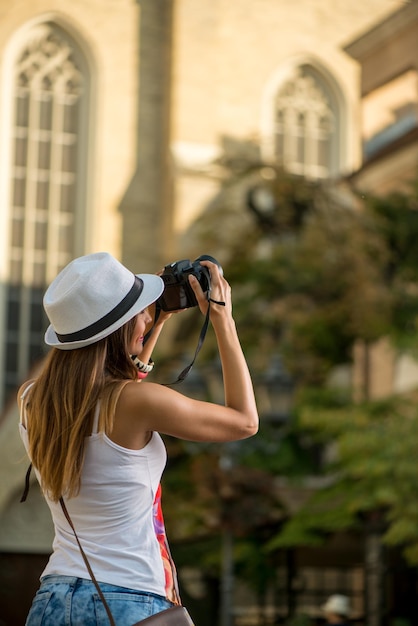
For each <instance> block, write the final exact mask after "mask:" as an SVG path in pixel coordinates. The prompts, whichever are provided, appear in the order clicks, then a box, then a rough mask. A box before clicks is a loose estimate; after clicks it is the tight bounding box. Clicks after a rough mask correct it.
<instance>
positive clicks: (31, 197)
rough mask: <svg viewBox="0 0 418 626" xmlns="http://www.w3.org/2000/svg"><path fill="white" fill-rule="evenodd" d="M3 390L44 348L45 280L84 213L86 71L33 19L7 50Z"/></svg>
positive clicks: (67, 40)
mask: <svg viewBox="0 0 418 626" xmlns="http://www.w3.org/2000/svg"><path fill="white" fill-rule="evenodd" d="M10 81H11V82H12V85H11V87H12V89H11V93H12V94H13V96H12V100H13V102H12V112H11V118H12V119H11V128H12V131H11V132H12V134H11V141H10V148H9V153H8V156H7V161H8V171H9V178H10V180H9V189H10V191H9V225H8V233H9V234H8V241H7V255H6V256H7V258H6V262H5V274H6V280H7V285H6V287H5V298H4V302H5V310H4V311H3V320H4V324H3V329H4V333H3V337H4V341H3V347H2V353H3V363H4V366H3V368H2V371H3V373H4V379H3V381H2V383H3V384H2V396H3V398H5V397H6V398H7V395H8V392H9V391H14V390H15V389H16V386H17V385H18V384H19V383H20V381H21V380H22V378H23V377H24V376H26V374H27V372H28V370H29V368H30V367H31V365H33V363H34V362H35V361H36V360H37V359H39V358H40V356H41V355H42V353H43V345H44V343H43V333H44V330H45V326H46V320H45V317H44V313H43V307H42V296H43V293H44V291H45V287H46V284H47V283H48V282H49V281H50V280H51V278H52V277H53V276H54V275H56V273H57V272H58V271H59V270H60V269H61V268H62V267H63V266H64V265H66V264H67V263H68V261H69V260H70V259H71V258H73V257H74V254H75V249H76V243H77V242H76V238H77V231H78V229H79V228H80V220H81V219H83V215H84V213H85V212H84V204H85V192H84V179H83V175H82V164H83V163H84V161H85V152H86V145H85V144H83V142H82V137H83V135H84V129H85V128H86V123H87V119H86V115H87V106H86V101H87V95H88V82H89V81H88V72H87V65H86V63H85V60H84V58H83V55H82V54H81V52H80V50H79V48H78V47H77V46H76V44H75V42H74V41H73V39H72V38H71V37H70V36H69V35H68V33H66V32H65V31H64V30H63V29H61V28H60V27H59V26H58V25H56V24H54V23H53V22H44V23H41V24H36V25H35V26H33V27H32V28H31V29H30V30H29V31H28V32H27V33H26V38H25V42H24V43H23V45H21V46H20V48H19V50H18V52H17V54H15V55H14V59H13V62H12V67H11V71H10ZM77 222H78V223H77Z"/></svg>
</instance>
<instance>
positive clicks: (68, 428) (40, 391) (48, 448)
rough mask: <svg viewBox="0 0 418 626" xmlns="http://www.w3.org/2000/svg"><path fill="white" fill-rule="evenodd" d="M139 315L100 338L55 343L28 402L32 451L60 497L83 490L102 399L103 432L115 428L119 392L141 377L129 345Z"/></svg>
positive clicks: (48, 486)
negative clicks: (74, 344) (70, 345)
mask: <svg viewBox="0 0 418 626" xmlns="http://www.w3.org/2000/svg"><path fill="white" fill-rule="evenodd" d="M135 319H136V318H134V319H133V320H130V321H129V322H127V323H126V324H124V326H122V327H121V328H119V329H118V330H116V331H115V332H114V333H112V334H111V335H109V336H108V337H105V338H104V339H102V340H101V341H98V342H97V343H94V344H91V345H90V346H86V347H84V348H79V349H76V350H59V349H57V348H52V350H51V351H50V353H49V354H48V356H47V358H46V363H45V366H44V368H43V369H42V372H41V374H40V376H39V377H38V378H37V380H36V382H35V384H34V386H33V388H32V389H31V391H30V394H29V399H28V403H27V406H26V411H27V416H28V423H27V429H28V438H29V454H30V457H31V459H32V463H33V465H34V467H36V469H37V470H38V471H39V473H40V476H41V483H42V487H43V489H44V490H45V491H46V492H47V494H48V496H49V497H50V498H51V499H52V500H54V501H57V500H59V498H60V497H61V496H62V495H66V496H67V497H72V496H75V495H77V494H78V492H79V490H80V484H81V471H82V467H83V461H84V448H85V439H86V437H88V436H89V435H90V434H91V431H92V426H93V419H94V414H95V411H96V407H97V403H98V401H99V399H100V416H99V424H98V430H99V432H106V433H108V434H109V433H111V431H112V428H113V420H114V414H115V408H116V403H117V401H118V398H119V394H120V392H121V391H122V388H123V386H124V385H125V384H126V382H128V381H131V380H135V381H136V380H137V370H136V368H135V365H134V364H133V363H132V360H131V358H130V356H129V351H128V345H129V341H130V339H131V337H132V333H133V328H134V325H135Z"/></svg>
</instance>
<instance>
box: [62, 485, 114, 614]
mask: <svg viewBox="0 0 418 626" xmlns="http://www.w3.org/2000/svg"><path fill="white" fill-rule="evenodd" d="M60 505H61V508H62V511H63V513H64V515H65V517H66V518H67V521H68V523H69V525H70V526H71V529H72V531H73V533H74V537H75V538H76V541H77V543H78V547H79V548H80V552H81V556H82V557H83V561H84V563H85V565H86V567H87V571H88V573H89V574H90V578H91V580H92V581H93V583H94V586H95V587H96V589H97V593H98V594H99V597H100V600H101V601H102V602H103V606H104V608H105V609H106V613H107V616H108V618H109V622H110V624H111V626H116V624H115V620H114V619H113V615H112V613H111V611H110V608H109V605H108V604H107V602H106V600H105V598H104V595H103V592H102V590H101V589H100V585H99V583H98V582H97V580H96V577H95V575H94V574H93V570H92V569H91V566H90V563H89V560H88V558H87V555H86V553H85V552H84V550H83V546H82V545H81V543H80V540H79V538H78V535H77V533H76V530H75V528H74V524H73V521H72V519H71V517H70V514H69V513H68V510H67V507H66V506H65V502H64V500H63V498H62V497H61V498H60Z"/></svg>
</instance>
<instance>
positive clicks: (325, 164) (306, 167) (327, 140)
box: [264, 63, 341, 179]
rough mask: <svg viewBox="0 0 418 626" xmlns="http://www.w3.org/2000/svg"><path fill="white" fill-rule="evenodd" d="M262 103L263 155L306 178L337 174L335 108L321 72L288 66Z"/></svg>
mask: <svg viewBox="0 0 418 626" xmlns="http://www.w3.org/2000/svg"><path fill="white" fill-rule="evenodd" d="M268 106H269V107H270V114H269V118H270V120H271V122H270V127H269V129H268V130H267V133H268V135H269V137H268V141H267V142H266V141H265V142H264V143H265V147H266V145H267V152H268V157H269V158H271V159H273V160H275V161H276V162H278V163H279V164H281V165H282V166H283V167H284V168H285V169H287V170H288V171H289V172H292V173H294V174H298V175H301V176H305V177H307V178H314V179H318V178H329V177H332V176H334V175H335V174H337V173H338V172H339V170H340V167H341V163H340V158H339V155H340V151H341V107H340V103H339V99H338V97H337V93H336V89H335V87H334V85H333V84H332V81H331V80H329V79H328V77H326V76H325V74H323V73H322V72H320V71H318V70H317V69H316V68H315V67H314V66H313V65H311V64H309V63H299V64H294V65H292V67H291V69H290V70H289V68H287V71H284V72H282V73H281V75H280V77H279V80H278V81H276V82H275V84H274V90H272V89H270V97H269V99H268ZM264 134H265V135H266V132H265V133H264Z"/></svg>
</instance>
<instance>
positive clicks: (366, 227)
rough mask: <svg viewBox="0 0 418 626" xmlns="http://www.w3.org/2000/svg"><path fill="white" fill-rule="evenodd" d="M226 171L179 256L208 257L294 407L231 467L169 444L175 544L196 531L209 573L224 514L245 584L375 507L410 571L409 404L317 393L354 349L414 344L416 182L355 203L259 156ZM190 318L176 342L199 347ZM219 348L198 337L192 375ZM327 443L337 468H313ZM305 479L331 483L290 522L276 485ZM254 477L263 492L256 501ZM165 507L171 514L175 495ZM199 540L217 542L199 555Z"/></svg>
mask: <svg viewBox="0 0 418 626" xmlns="http://www.w3.org/2000/svg"><path fill="white" fill-rule="evenodd" d="M222 165H223V166H224V167H225V168H226V171H227V175H226V176H225V183H224V186H223V188H222V189H221V191H220V193H219V194H218V196H217V197H216V198H214V199H213V201H212V202H211V204H210V205H209V206H208V207H207V210H206V211H205V212H204V214H203V215H202V217H201V218H200V219H199V220H197V221H196V223H195V224H194V225H193V227H192V228H191V229H190V231H189V232H188V233H187V237H186V240H185V244H184V250H187V252H188V256H189V257H190V258H195V257H197V256H198V255H199V254H201V253H203V252H205V253H209V254H212V255H213V256H215V257H217V258H218V259H219V261H220V262H221V264H222V265H223V267H224V271H225V274H226V275H227V277H228V280H229V281H230V282H231V284H232V287H233V291H234V315H235V318H236V321H237V324H238V326H239V331H240V336H241V339H242V342H243V345H244V350H245V352H246V354H247V357H248V360H249V362H250V364H251V368H252V370H253V374H254V378H255V380H256V379H257V378H258V375H259V374H261V373H262V372H263V371H265V370H266V369H267V368H268V367H269V363H270V362H271V359H272V357H274V356H275V355H278V354H279V355H280V357H281V359H282V361H283V363H284V365H285V367H286V369H287V371H288V372H289V373H290V375H291V376H292V378H293V380H294V383H295V404H294V411H293V416H292V422H291V423H290V424H289V425H288V426H287V427H286V428H285V429H284V431H282V432H281V434H280V436H279V437H276V438H275V437H274V436H272V432H271V431H269V428H268V426H267V425H263V427H262V429H261V431H260V434H259V435H258V436H257V437H256V438H254V439H253V440H249V441H248V442H245V444H243V445H242V446H239V447H238V449H237V450H236V454H235V457H234V469H233V471H232V472H229V473H228V474H225V473H223V472H222V470H220V468H219V463H218V455H219V449H217V448H216V447H214V448H210V447H209V448H208V449H207V450H205V452H204V454H203V455H202V454H196V450H195V449H193V450H192V449H191V448H190V446H187V445H182V444H176V445H177V446H178V448H177V450H178V461H177V465H178V467H177V471H175V472H174V473H173V474H172V476H173V478H172V480H173V482H174V484H173V493H174V494H176V491H178V490H179V489H180V490H183V492H184V494H185V495H186V494H187V496H188V497H187V498H186V500H187V504H185V505H182V506H184V510H183V513H184V515H183V517H182V520H181V524H179V523H177V522H176V527H174V528H173V535H174V537H177V538H178V539H181V540H182V541H185V540H186V539H187V537H190V536H192V535H194V536H195V537H197V538H198V539H199V538H200V539H199V540H200V544H199V541H198V542H197V544H199V546H200V547H196V550H197V553H199V554H200V555H202V554H205V555H206V556H205V557H202V558H201V559H200V562H201V564H202V565H203V567H205V568H206V570H207V571H210V569H211V568H213V567H214V564H215V563H217V558H219V553H218V557H216V558H214V553H213V549H212V548H213V544H210V538H211V537H212V538H213V537H214V536H216V534H219V533H220V532H221V531H222V528H224V527H225V524H228V523H229V518H228V519H226V518H225V508H227V509H228V514H229V515H230V516H232V519H233V520H234V523H235V527H234V528H235V534H236V539H237V541H236V544H235V559H236V564H237V573H240V574H241V575H243V576H245V578H246V580H252V583H253V587H254V588H255V589H256V588H257V581H260V580H261V581H263V580H267V579H268V578H269V576H270V570H269V568H270V567H271V566H272V561H271V558H272V555H274V552H275V550H277V548H279V547H283V546H295V545H296V546H297V545H302V544H311V545H312V544H318V543H320V542H321V541H323V540H324V538H325V537H326V536H327V535H328V534H329V533H332V532H335V531H338V530H341V529H346V528H353V527H356V526H358V525H359V524H361V523H362V522H361V520H362V519H363V517H364V515H367V514H368V512H373V513H376V512H378V513H379V515H380V516H381V518H382V519H383V520H384V523H385V525H386V534H385V540H386V541H387V542H388V543H391V544H393V545H398V546H402V547H403V548H404V550H405V555H406V556H407V558H408V559H409V561H410V562H411V563H418V531H417V529H418V507H417V506H416V505H415V504H414V503H415V500H416V498H415V497H414V494H415V485H416V483H417V479H418V470H416V469H415V463H414V460H415V456H416V455H415V446H416V445H417V444H416V443H415V442H416V441H417V437H416V435H417V432H416V430H417V429H418V415H417V411H416V409H415V405H416V403H415V398H413V397H412V396H411V397H409V398H398V397H395V398H388V399H387V401H385V402H379V403H373V402H368V403H366V402H365V403H362V404H355V403H353V401H352V398H351V393H350V390H349V389H346V390H345V391H343V392H342V391H341V390H338V391H337V392H333V391H330V389H329V387H328V382H329V378H330V375H331V374H332V373H333V371H334V369H335V367H336V366H338V365H345V364H349V363H351V362H352V358H353V347H354V345H355V344H356V342H358V341H362V342H364V343H366V344H372V343H373V342H374V341H376V340H378V339H379V338H382V337H390V338H392V340H393V341H394V342H395V344H396V345H397V346H398V347H399V348H400V349H403V350H405V349H408V350H410V351H411V352H414V351H416V348H417V338H418V333H417V331H418V327H417V324H418V289H417V278H418V247H417V246H416V244H415V242H416V241H417V240H418V210H417V207H418V185H414V186H412V188H411V191H410V192H409V193H404V194H400V193H397V194H392V195H390V196H388V197H385V198H376V197H372V196H368V197H367V198H366V199H362V198H361V196H359V195H356V194H354V193H352V192H350V191H347V189H346V187H345V186H344V185H340V186H337V185H331V184H325V183H321V184H319V183H314V182H310V181H307V180H304V179H302V178H298V177H292V176H289V175H287V174H286V173H284V172H283V171H281V170H280V169H278V168H273V167H271V166H269V167H266V165H265V164H263V163H259V162H256V163H248V162H246V161H238V162H236V161H234V162H233V163H229V162H224V163H222ZM260 190H262V193H263V194H264V198H262V199H263V202H262V203H261V204H260V205H258V204H257V201H256V200H257V194H259V192H260ZM258 200H260V198H258ZM186 242H187V243H186ZM193 324H194V325H193ZM200 324H201V317H199V315H196V316H194V315H193V312H190V316H189V317H188V318H187V320H186V321H185V322H184V323H183V324H180V326H179V331H178V335H177V338H178V340H179V342H181V345H182V346H183V345H184V342H185V341H187V340H188V341H189V342H190V343H189V347H190V348H191V349H192V348H193V347H194V344H195V342H196V338H197V334H198V330H199V325H200ZM193 329H194V330H195V331H196V332H191V330H193ZM215 353H216V351H215V345H214V341H213V337H212V336H211V334H210V333H209V334H208V336H207V339H206V342H205V346H204V348H203V350H202V352H201V354H200V355H199V359H198V360H199V363H198V364H197V365H196V366H195V367H199V365H200V363H205V362H210V361H211V360H212V359H213V358H214V356H215ZM330 442H332V444H333V446H334V448H335V450H336V451H337V453H336V455H335V457H334V459H335V460H334V461H333V462H332V463H331V462H330V463H328V464H325V465H322V466H321V467H318V465H317V464H316V463H315V459H313V458H312V454H311V452H312V448H313V447H314V446H316V445H321V446H325V445H327V444H329V443H330ZM315 449H316V448H315ZM199 450H200V451H201V450H202V447H199ZM314 471H317V472H318V471H320V472H322V473H323V474H324V479H326V480H325V482H324V484H327V487H324V488H323V489H321V490H320V491H318V492H317V493H316V494H315V496H314V497H313V499H312V500H311V501H309V503H308V505H307V506H306V507H303V508H302V509H301V510H300V511H299V512H298V513H297V514H292V515H291V514H290V513H289V511H288V510H287V509H286V505H285V503H284V502H283V501H282V500H281V498H280V494H279V493H278V492H277V489H275V488H274V486H273V485H274V477H275V476H277V475H282V476H286V477H288V478H289V480H290V479H292V478H294V479H297V480H298V481H299V482H300V481H301V480H303V476H307V475H309V474H312V473H313V472H314ZM249 484H255V485H259V486H260V485H264V488H263V489H258V491H257V493H256V494H255V493H254V492H253V491H252V490H251V489H248V485H249ZM231 494H232V495H231ZM254 498H255V499H254ZM171 506H172V507H173V509H175V510H176V513H175V515H173V520H176V519H178V500H177V499H175V501H174V499H173V502H172V503H171V504H170V503H169V507H171ZM246 507H247V508H246ZM255 511H257V515H255V514H254V513H255ZM260 538H262V542H261V545H260ZM205 542H206V543H205ZM208 542H209V543H208ZM197 544H196V546H197ZM203 545H211V546H212V548H211V549H210V550H209V551H206V552H205V549H204V548H203V549H202V546H203ZM193 554H194V553H193V552H190V551H189V553H188V557H187V558H191V559H193ZM187 558H186V561H187ZM258 593H259V594H261V590H260V589H258ZM261 595H262V594H261ZM260 603H262V599H261V598H260Z"/></svg>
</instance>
